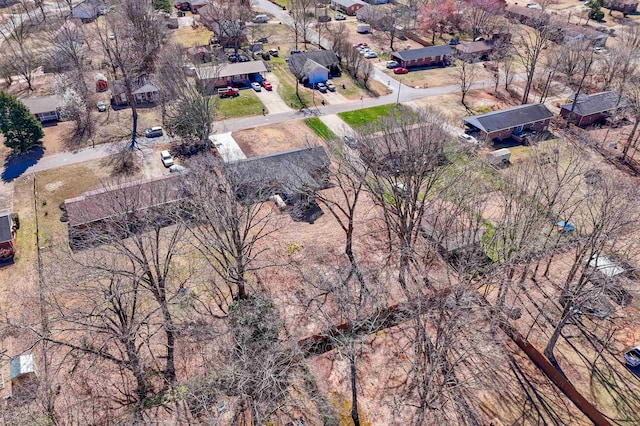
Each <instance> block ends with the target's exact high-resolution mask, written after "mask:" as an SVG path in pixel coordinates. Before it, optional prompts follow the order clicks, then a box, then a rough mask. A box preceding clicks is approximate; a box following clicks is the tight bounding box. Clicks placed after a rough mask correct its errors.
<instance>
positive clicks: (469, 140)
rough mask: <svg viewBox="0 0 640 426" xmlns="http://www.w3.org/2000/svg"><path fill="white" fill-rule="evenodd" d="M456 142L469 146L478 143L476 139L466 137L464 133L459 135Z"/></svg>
mask: <svg viewBox="0 0 640 426" xmlns="http://www.w3.org/2000/svg"><path fill="white" fill-rule="evenodd" d="M458 140H459V141H460V142H462V143H470V144H474V145H476V144H477V143H478V139H476V138H474V137H473V136H471V135H468V134H466V133H463V134H461V135H459V136H458Z"/></svg>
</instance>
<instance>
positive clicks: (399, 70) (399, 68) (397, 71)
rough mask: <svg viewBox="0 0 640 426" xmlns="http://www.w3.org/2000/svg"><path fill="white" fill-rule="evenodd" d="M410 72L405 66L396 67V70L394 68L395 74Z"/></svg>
mask: <svg viewBox="0 0 640 426" xmlns="http://www.w3.org/2000/svg"><path fill="white" fill-rule="evenodd" d="M408 72H409V70H408V69H406V68H404V67H398V68H394V70H393V73H394V74H406V73H408Z"/></svg>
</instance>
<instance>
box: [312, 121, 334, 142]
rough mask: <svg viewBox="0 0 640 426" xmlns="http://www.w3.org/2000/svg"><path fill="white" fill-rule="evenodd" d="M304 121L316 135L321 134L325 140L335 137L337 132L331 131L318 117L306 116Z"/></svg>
mask: <svg viewBox="0 0 640 426" xmlns="http://www.w3.org/2000/svg"><path fill="white" fill-rule="evenodd" d="M304 123H305V124H306V125H307V126H309V127H310V128H311V130H313V131H314V132H315V133H316V135H318V136H320V137H321V138H322V139H324V140H329V139H334V138H335V137H336V135H335V133H333V132H332V131H331V129H330V128H328V127H327V125H326V124H324V123H323V122H322V121H321V120H320V119H319V118H318V117H311V118H306V119H305V120H304Z"/></svg>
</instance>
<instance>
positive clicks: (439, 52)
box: [393, 44, 452, 61]
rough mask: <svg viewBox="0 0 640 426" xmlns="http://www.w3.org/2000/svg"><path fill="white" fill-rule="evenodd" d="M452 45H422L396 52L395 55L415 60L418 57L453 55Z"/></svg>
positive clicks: (403, 58) (406, 59) (404, 59)
mask: <svg viewBox="0 0 640 426" xmlns="http://www.w3.org/2000/svg"><path fill="white" fill-rule="evenodd" d="M451 52H452V50H451V46H449V45H447V44H441V45H438V46H429V47H421V48H420V49H410V50H403V51H401V52H395V53H394V54H393V56H395V57H397V58H400V59H401V60H403V61H413V60H416V59H423V58H432V57H434V56H443V55H451Z"/></svg>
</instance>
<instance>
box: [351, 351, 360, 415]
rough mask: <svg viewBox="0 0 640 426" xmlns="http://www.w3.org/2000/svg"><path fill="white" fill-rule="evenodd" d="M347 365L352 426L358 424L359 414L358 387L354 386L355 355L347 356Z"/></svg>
mask: <svg viewBox="0 0 640 426" xmlns="http://www.w3.org/2000/svg"><path fill="white" fill-rule="evenodd" d="M349 367H350V370H351V418H352V419H353V426H360V416H359V415H358V389H357V387H356V385H357V383H356V357H355V355H352V356H351V357H349Z"/></svg>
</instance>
